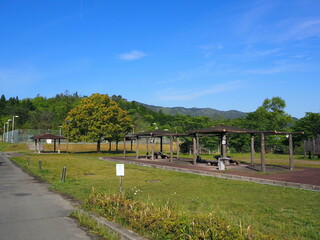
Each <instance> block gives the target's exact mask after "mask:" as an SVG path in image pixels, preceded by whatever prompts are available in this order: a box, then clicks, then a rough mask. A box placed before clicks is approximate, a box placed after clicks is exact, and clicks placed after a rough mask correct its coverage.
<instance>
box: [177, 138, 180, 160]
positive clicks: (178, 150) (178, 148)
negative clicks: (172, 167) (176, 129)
mask: <svg viewBox="0 0 320 240" xmlns="http://www.w3.org/2000/svg"><path fill="white" fill-rule="evenodd" d="M179 145H180V144H179V138H178V137H177V159H179V155H180V146H179Z"/></svg>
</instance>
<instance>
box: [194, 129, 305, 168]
mask: <svg viewBox="0 0 320 240" xmlns="http://www.w3.org/2000/svg"><path fill="white" fill-rule="evenodd" d="M189 133H190V135H192V136H193V164H195V163H196V160H197V157H198V155H199V137H201V136H210V135H211V136H217V135H218V136H220V137H221V157H222V158H226V157H227V144H226V143H227V134H250V135H251V144H250V149H251V165H253V164H254V153H255V150H254V137H255V136H256V135H260V136H261V171H262V172H264V171H265V170H266V158H265V136H266V135H288V138H289V168H290V169H291V170H293V141H292V135H293V134H303V132H279V131H258V130H252V129H245V128H238V127H232V126H225V125H219V126H215V127H209V128H202V129H198V130H192V131H189Z"/></svg>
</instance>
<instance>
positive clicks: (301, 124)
mask: <svg viewBox="0 0 320 240" xmlns="http://www.w3.org/2000/svg"><path fill="white" fill-rule="evenodd" d="M292 129H293V130H294V131H296V132H304V136H302V135H298V136H297V137H300V140H301V138H302V137H304V138H314V137H316V136H317V134H320V113H312V112H307V113H306V115H305V116H304V117H303V118H300V119H299V120H298V121H296V122H295V123H294V125H293V127H292Z"/></svg>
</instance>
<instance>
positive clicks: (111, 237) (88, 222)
mask: <svg viewBox="0 0 320 240" xmlns="http://www.w3.org/2000/svg"><path fill="white" fill-rule="evenodd" d="M71 217H73V218H75V219H77V221H78V222H79V224H80V225H81V226H82V227H85V228H87V230H89V231H90V233H93V234H95V235H99V236H101V237H102V238H103V239H108V240H119V239H120V237H119V236H118V235H117V234H116V233H114V232H112V231H110V230H108V229H107V228H106V227H105V226H103V225H102V224H100V223H99V222H97V221H96V220H95V219H93V218H92V217H91V216H89V215H88V214H87V213H85V212H82V211H79V210H75V211H74V212H72V213H71Z"/></svg>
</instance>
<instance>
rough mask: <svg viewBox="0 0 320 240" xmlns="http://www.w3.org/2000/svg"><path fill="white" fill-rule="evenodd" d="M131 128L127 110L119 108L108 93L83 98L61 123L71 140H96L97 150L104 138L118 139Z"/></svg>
mask: <svg viewBox="0 0 320 240" xmlns="http://www.w3.org/2000/svg"><path fill="white" fill-rule="evenodd" d="M131 128H132V121H131V119H130V117H129V115H128V113H127V111H125V110H123V109H121V108H120V107H119V106H118V105H117V103H116V102H114V101H113V100H111V98H110V97H109V96H108V95H103V94H98V93H96V94H93V95H91V96H90V97H87V98H83V99H82V100H81V102H80V104H79V105H78V106H76V107H75V108H74V109H72V110H71V111H70V112H69V113H68V115H67V117H66V119H65V122H64V123H63V125H62V129H63V130H64V132H66V134H65V135H66V136H67V137H68V138H70V140H72V141H93V142H97V151H100V143H101V141H102V140H104V139H109V140H115V141H119V140H120V138H123V137H124V136H125V135H126V134H127V133H128V132H129V131H130V129H131Z"/></svg>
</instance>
